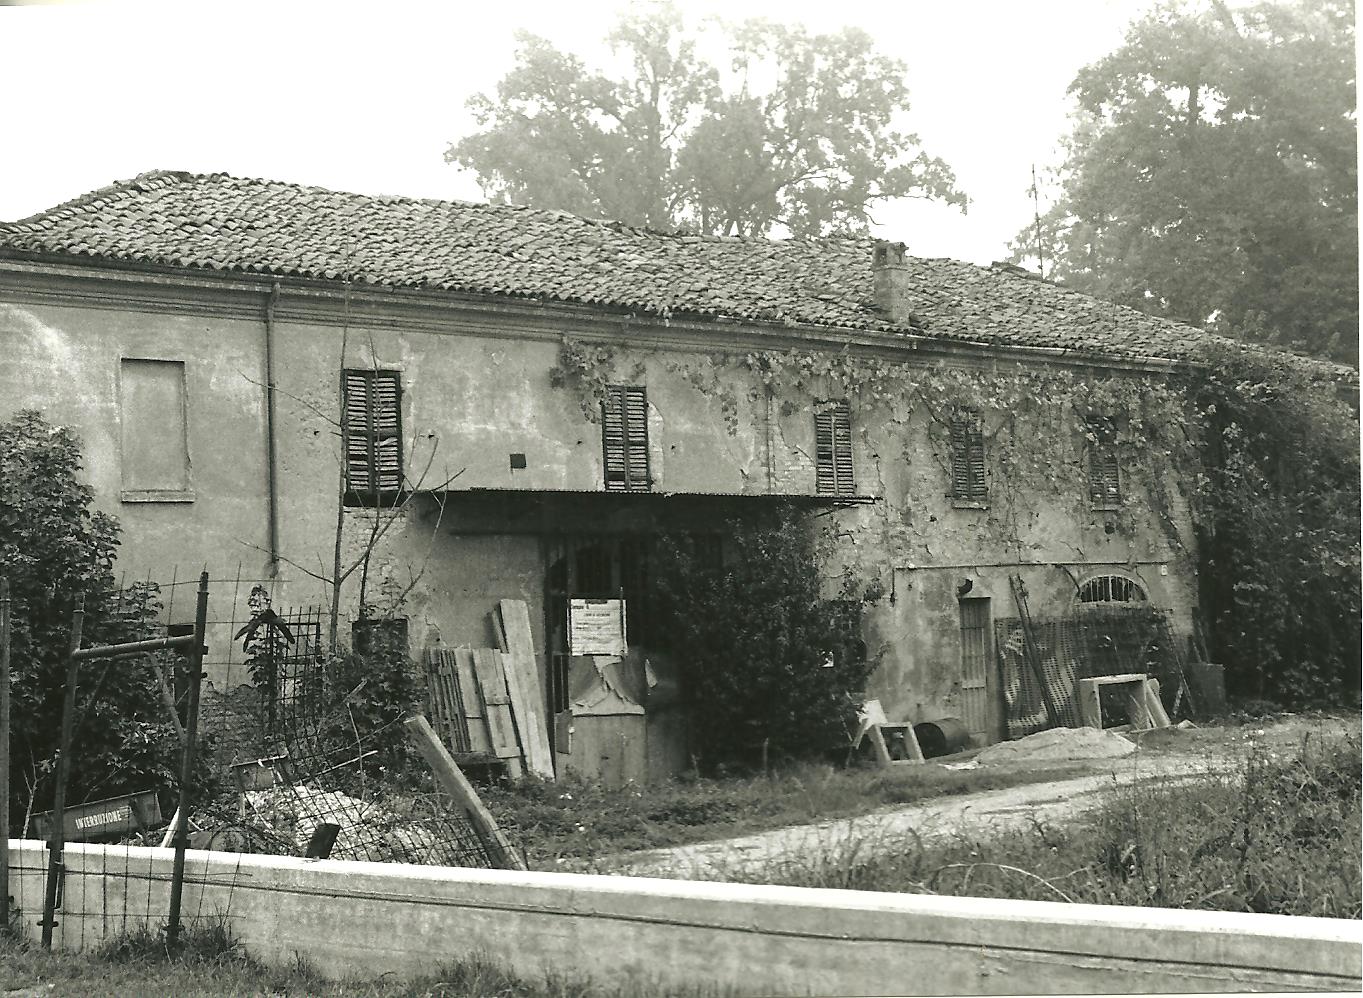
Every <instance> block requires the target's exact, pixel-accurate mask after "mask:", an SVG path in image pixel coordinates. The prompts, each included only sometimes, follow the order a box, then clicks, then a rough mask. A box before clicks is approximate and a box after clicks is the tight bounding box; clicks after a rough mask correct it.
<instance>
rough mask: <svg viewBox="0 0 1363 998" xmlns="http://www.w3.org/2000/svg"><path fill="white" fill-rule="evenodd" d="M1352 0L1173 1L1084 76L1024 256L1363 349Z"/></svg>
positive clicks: (1347, 351) (1324, 350)
mask: <svg viewBox="0 0 1363 998" xmlns="http://www.w3.org/2000/svg"><path fill="white" fill-rule="evenodd" d="M1353 39H1354V30H1353V3H1352V0H1301V2H1300V3H1294V4H1287V3H1283V2H1280V0H1274V2H1267V0H1261V2H1259V3H1255V4H1253V5H1249V6H1245V7H1239V8H1235V9H1231V8H1229V7H1228V6H1226V4H1225V3H1223V2H1220V0H1177V2H1171V3H1166V4H1165V5H1163V6H1161V7H1159V8H1157V9H1156V10H1155V11H1154V12H1153V13H1151V14H1150V15H1148V16H1147V17H1145V18H1144V19H1142V20H1140V21H1138V22H1136V23H1135V24H1134V25H1133V26H1132V27H1131V29H1130V31H1129V33H1128V35H1127V38H1126V42H1125V44H1124V45H1123V46H1122V47H1121V48H1119V49H1118V50H1117V51H1115V52H1113V53H1112V54H1111V55H1108V56H1106V57H1105V58H1103V59H1100V60H1098V61H1097V62H1096V63H1094V64H1093V65H1091V66H1088V67H1086V68H1085V69H1084V70H1083V71H1081V72H1080V74H1079V76H1078V77H1077V78H1076V79H1075V81H1074V83H1073V84H1071V86H1070V93H1071V95H1073V96H1074V98H1075V99H1076V101H1077V105H1078V107H1077V110H1076V113H1075V119H1074V125H1073V130H1072V133H1071V134H1070V136H1069V137H1068V139H1067V140H1066V142H1065V146H1064V152H1065V159H1064V163H1063V165H1062V166H1061V167H1060V169H1059V170H1058V173H1057V174H1056V175H1055V177H1054V182H1055V184H1056V185H1057V187H1058V192H1057V196H1056V199H1055V203H1054V204H1053V206H1052V207H1051V208H1050V210H1049V211H1048V212H1047V213H1046V215H1045V217H1044V218H1043V219H1042V226H1041V228H1042V234H1041V245H1040V246H1038V245H1037V236H1036V231H1035V227H1034V226H1031V225H1029V226H1028V227H1027V228H1026V229H1024V230H1023V231H1022V232H1020V233H1019V234H1018V235H1017V237H1016V238H1015V239H1014V241H1013V243H1012V245H1011V249H1012V259H1013V261H1014V262H1019V263H1020V262H1030V261H1037V262H1041V261H1039V260H1038V255H1039V254H1040V256H1041V257H1043V258H1044V264H1045V270H1046V276H1048V277H1052V278H1054V279H1056V280H1058V281H1060V282H1061V283H1064V284H1068V285H1070V286H1073V287H1075V288H1078V289H1080V290H1083V291H1087V292H1091V293H1093V294H1096V295H1099V296H1101V297H1105V298H1109V299H1112V300H1114V301H1118V302H1121V303H1122V304H1126V305H1130V306H1132V307H1135V308H1139V309H1141V310H1143V311H1146V312H1150V313H1152V314H1156V315H1163V316H1168V317H1171V318H1175V319H1179V320H1182V321H1186V322H1190V323H1193V324H1195V325H1203V326H1207V327H1210V328H1213V329H1215V330H1217V331H1219V332H1224V333H1227V334H1229V335H1233V336H1237V337H1240V338H1243V339H1250V340H1259V341H1268V342H1276V343H1279V344H1282V345H1285V346H1290V347H1293V348H1297V349H1302V350H1306V351H1309V352H1311V353H1313V354H1316V355H1319V356H1323V357H1330V358H1335V359H1339V360H1344V361H1349V362H1356V358H1357V351H1358V241H1357V220H1358V203H1357V176H1358V171H1357V151H1356V143H1357V125H1356V120H1355V80H1354V48H1353Z"/></svg>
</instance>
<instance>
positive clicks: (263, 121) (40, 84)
mask: <svg viewBox="0 0 1363 998" xmlns="http://www.w3.org/2000/svg"><path fill="white" fill-rule="evenodd" d="M6 2H7V0H0V65H3V66H4V77H5V89H6V91H7V97H6V100H5V101H4V104H3V112H0V220H7V221H10V220H15V219H19V218H22V217H25V216H27V215H30V214H33V213H35V212H38V211H41V210H42V209H44V208H48V207H51V206H52V205H55V204H58V203H60V202H62V201H65V200H68V199H70V198H73V197H76V196H78V195H80V194H83V193H85V192H86V191H89V190H93V189H95V188H97V187H101V186H104V185H106V184H109V183H111V182H113V181H115V180H124V179H128V178H131V177H133V176H135V175H137V174H138V173H142V172H144V171H147V170H153V169H169V170H188V171H191V172H195V173H216V172H226V173H231V174H236V175H238V176H245V177H259V178H264V179H269V180H283V181H291V182H296V183H302V184H310V185H316V186H320V187H329V188H333V189H336V190H344V191H355V192H360V193H365V194H389V195H408V196H413V197H427V198H445V199H457V200H468V201H479V200H483V198H482V194H481V192H480V190H479V188H478V185H477V183H476V180H475V178H474V177H473V175H472V174H470V173H467V172H465V171H462V170H460V169H459V168H457V167H455V166H451V165H448V164H446V163H445V161H444V158H443V153H444V151H445V149H446V147H447V146H448V145H449V143H450V142H451V141H454V140H457V139H458V138H460V137H462V136H463V135H465V134H468V133H469V132H471V131H473V130H474V122H473V120H472V118H471V116H470V115H469V113H468V112H467V111H466V110H465V106H464V104H465V101H466V100H467V98H468V97H470V96H471V95H473V94H475V93H478V92H480V91H491V90H493V88H495V86H496V83H497V81H498V80H499V79H500V78H501V77H502V76H503V75H504V74H505V73H506V72H507V71H508V70H509V69H510V68H511V67H512V65H513V60H514V55H515V39H514V33H515V32H516V31H517V30H520V29H524V30H530V31H533V32H536V33H538V34H541V35H543V36H545V37H547V38H550V39H552V40H553V41H554V42H555V43H556V44H557V45H558V46H559V47H560V48H563V49H566V50H568V51H572V52H574V53H576V54H578V55H579V56H580V57H582V58H583V60H584V61H585V62H586V63H587V64H588V65H589V66H595V65H602V64H604V63H605V61H606V60H607V59H609V57H610V56H609V52H608V50H607V48H606V46H605V44H604V42H603V39H604V37H605V35H606V33H607V32H608V31H609V29H610V27H611V25H612V24H613V23H614V21H615V19H616V16H617V14H618V13H619V12H620V11H622V10H625V9H628V2H627V0H609V2H607V0H601V2H578V3H572V2H565V0H558V2H538V0H536V2H527V0H506V2H501V3H490V2H486V0H483V2H479V3H476V4H463V3H457V2H456V3H439V4H437V3H429V4H427V3H415V2H403V0H389V2H387V3H383V4H377V5H376V4H359V3H346V2H326V3H320V2H313V0H294V2H289V0H275V2H257V0H238V2H234V3H231V4H212V5H209V4H194V3H183V2H176V3H163V2H139V0H86V2H67V3H60V2H59V3H37V4H32V5H24V4H20V5H17V6H12V5H6ZM1152 2H1153V0H1034V2H1033V3H1030V4H1023V3H1018V2H1014V0H952V2H942V0H931V2H928V0H897V2H892V0H879V2H875V0H872V2H864V0H850V2H844V3H840V4H835V3H828V2H827V0H824V2H821V3H812V2H807V0H785V2H776V0H685V2H683V3H681V4H680V6H681V7H682V9H683V10H684V11H685V13H686V15H687V17H688V18H696V19H698V18H701V17H705V16H711V15H720V16H722V17H724V18H727V19H735V20H737V19H745V18H748V17H765V18H768V19H771V20H777V21H784V22H787V23H796V22H798V23H803V24H804V25H805V26H806V27H807V28H809V29H810V30H812V31H836V30H838V29H840V28H841V27H843V26H847V25H852V26H857V27H860V28H862V29H864V30H866V31H868V32H869V33H870V34H871V36H872V37H873V38H874V39H875V42H876V46H877V48H878V50H879V51H881V52H883V53H884V54H887V55H890V56H893V57H896V58H898V59H901V60H902V61H903V62H904V63H905V64H906V66H907V68H908V73H907V81H908V86H909V93H910V100H911V102H912V108H911V111H910V114H909V116H908V119H907V121H906V124H907V125H908V126H909V127H910V128H911V129H912V130H913V131H915V132H916V133H917V134H918V135H919V137H920V138H921V140H922V145H923V148H924V149H925V150H926V151H927V152H928V153H929V154H931V155H934V156H938V157H941V158H942V159H944V160H946V162H947V163H948V164H950V165H951V167H952V168H953V169H954V170H955V172H956V177H957V181H958V186H959V187H960V188H961V189H963V190H964V191H965V192H966V194H967V195H968V196H969V197H970V199H971V202H970V207H969V211H968V213H966V214H962V213H961V212H960V211H959V210H957V209H955V208H952V207H949V206H945V205H942V204H939V203H933V202H924V201H920V200H907V199H906V200H901V201H898V202H895V203H892V204H888V205H884V206H882V207H880V208H879V209H878V210H877V211H876V212H875V213H874V214H875V222H876V225H875V229H874V231H875V234H876V235H878V236H881V237H883V238H887V239H895V240H900V241H903V242H905V243H907V244H908V247H909V251H910V252H911V253H912V254H914V255H916V256H928V257H939V256H942V257H953V258H956V259H961V260H969V261H972V262H975V263H990V262H992V261H994V260H1001V259H1004V258H1005V257H1006V255H1007V243H1008V241H1009V239H1011V238H1012V237H1013V236H1014V235H1015V234H1016V233H1017V232H1018V231H1019V230H1020V229H1021V228H1022V227H1024V226H1025V225H1026V224H1027V223H1028V221H1029V219H1030V218H1031V216H1032V203H1031V201H1030V199H1029V198H1028V196H1027V188H1028V186H1029V185H1030V183H1031V168H1032V165H1033V164H1036V166H1037V168H1038V169H1040V168H1041V167H1043V166H1045V165H1048V164H1054V163H1056V162H1058V156H1059V154H1058V150H1057V142H1058V140H1059V139H1060V137H1061V136H1062V135H1063V134H1064V133H1065V131H1066V116H1067V114H1068V112H1069V109H1070V104H1069V101H1068V99H1067V97H1066V88H1067V87H1068V85H1069V83H1070V81H1071V80H1072V79H1073V78H1074V76H1075V73H1076V72H1077V71H1078V70H1079V69H1080V68H1081V67H1083V66H1084V65H1086V64H1088V63H1090V62H1092V61H1093V60H1095V59H1097V58H1099V57H1101V56H1102V55H1104V54H1106V53H1107V52H1110V51H1112V50H1113V49H1115V48H1116V47H1117V46H1119V45H1120V44H1121V41H1122V37H1123V34H1124V32H1125V28H1126V26H1127V24H1128V23H1129V22H1130V21H1131V20H1132V19H1133V18H1135V17H1137V16H1139V15H1140V14H1141V13H1142V12H1143V11H1144V10H1146V9H1148V8H1149V7H1150V6H1152Z"/></svg>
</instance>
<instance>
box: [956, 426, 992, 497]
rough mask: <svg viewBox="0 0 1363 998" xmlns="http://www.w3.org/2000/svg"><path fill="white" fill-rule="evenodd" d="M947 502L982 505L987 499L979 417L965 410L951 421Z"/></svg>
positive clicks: (982, 435) (982, 440)
mask: <svg viewBox="0 0 1363 998" xmlns="http://www.w3.org/2000/svg"><path fill="white" fill-rule="evenodd" d="M950 496H951V498H952V499H953V500H954V501H955V502H958V503H968V504H972V505H973V504H976V503H979V504H983V503H985V502H986V501H988V499H989V487H988V485H987V484H986V481H985V467H984V431H983V430H982V429H981V427H980V418H979V414H978V413H976V412H974V411H972V410H967V411H965V412H962V413H961V414H960V415H959V416H957V417H956V418H955V419H953V420H952V421H951V493H950Z"/></svg>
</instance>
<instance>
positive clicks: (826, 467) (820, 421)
mask: <svg viewBox="0 0 1363 998" xmlns="http://www.w3.org/2000/svg"><path fill="white" fill-rule="evenodd" d="M814 467H815V491H816V492H818V493H819V495H840V496H841V495H848V496H850V495H854V494H855V493H856V481H855V478H854V476H853V473H852V420H851V415H850V412H849V410H848V407H847V403H846V402H845V401H842V402H833V403H827V404H825V405H824V406H823V408H822V409H821V411H819V412H816V413H815V414H814Z"/></svg>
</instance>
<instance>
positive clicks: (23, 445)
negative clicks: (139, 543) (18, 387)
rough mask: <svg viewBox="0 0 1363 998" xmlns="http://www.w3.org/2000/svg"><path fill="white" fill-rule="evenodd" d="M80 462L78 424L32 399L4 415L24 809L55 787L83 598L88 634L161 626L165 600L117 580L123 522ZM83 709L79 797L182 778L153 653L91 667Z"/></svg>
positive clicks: (112, 635)
mask: <svg viewBox="0 0 1363 998" xmlns="http://www.w3.org/2000/svg"><path fill="white" fill-rule="evenodd" d="M80 467H81V465H80V443H79V441H78V440H77V439H76V437H75V435H74V434H73V433H71V431H70V430H68V429H66V428H64V427H59V426H53V425H51V424H49V423H47V422H46V421H45V420H44V419H43V418H42V416H41V415H39V414H38V413H37V412H33V411H23V412H20V413H18V414H16V415H15V416H14V417H13V418H12V419H11V420H9V421H8V422H6V423H0V575H3V576H4V577H6V578H8V580H9V583H10V589H11V592H12V594H13V598H14V607H13V613H12V619H13V635H12V668H13V678H12V683H13V687H12V695H13V701H12V707H13V717H12V723H13V731H12V741H11V760H12V766H13V770H12V772H11V783H10V786H11V787H12V788H13V791H14V793H15V794H16V795H18V794H20V793H21V792H25V790H26V791H27V792H26V796H27V798H28V799H27V800H20V799H18V798H17V796H16V800H15V801H14V802H13V803H14V805H15V806H14V807H13V808H12V810H11V814H13V815H16V816H18V815H22V814H24V806H25V805H26V804H34V805H36V806H37V807H39V808H42V807H45V806H47V805H46V801H47V799H48V798H50V796H51V792H52V781H51V780H50V779H48V778H47V777H48V776H49V775H50V774H51V772H52V771H53V767H54V755H55V752H56V748H57V741H58V735H59V733H60V729H61V723H60V718H61V710H62V700H63V695H64V688H65V677H66V664H65V663H66V652H67V649H68V648H69V646H70V640H71V610H72V607H73V605H74V602H75V598H76V597H77V596H78V595H83V596H84V597H85V625H84V640H83V642H82V643H83V644H85V645H87V646H88V645H95V644H109V643H114V642H119V641H131V640H136V639H139V638H144V637H150V636H151V629H152V628H153V627H154V623H155V620H154V618H155V611H156V610H157V609H158V606H157V604H156V602H155V598H154V593H153V592H151V591H148V590H147V589H146V588H145V587H142V588H140V589H139V587H134V589H133V590H132V591H131V593H130V592H128V591H123V592H119V591H117V590H116V588H115V584H114V569H113V566H114V556H115V554H116V553H117V550H118V542H119V539H118V535H119V527H118V522H117V521H116V520H115V519H114V518H113V517H111V516H108V515H106V514H104V513H101V512H98V511H94V510H91V508H90V503H91V500H92V497H93V494H92V493H91V491H90V489H89V488H88V487H87V486H85V485H83V484H82V483H81V482H80V481H79V480H78V479H77V475H78V473H79V471H80ZM76 718H77V723H76V729H75V734H74V740H73V750H72V753H73V759H74V760H75V764H74V765H73V766H72V768H71V787H70V790H69V791H68V800H73V801H80V800H82V799H83V798H87V797H93V796H98V797H107V796H111V795H113V794H117V793H122V792H128V791H133V790H147V789H152V788H155V787H158V786H167V785H169V784H171V783H173V782H175V781H176V779H177V776H176V772H177V769H178V758H179V750H180V743H179V739H178V737H177V735H176V733H175V731H174V727H173V725H172V723H171V722H170V721H169V719H168V715H167V712H166V709H165V707H164V706H163V704H162V701H161V693H160V688H159V686H158V683H157V679H156V671H155V670H154V669H153V667H152V665H151V664H150V663H149V662H148V661H147V660H146V659H144V658H139V659H117V660H113V661H109V662H102V663H98V664H92V665H89V666H87V667H86V668H85V669H84V670H82V680H81V684H80V696H79V698H78V699H77V702H76ZM0 831H3V830H0Z"/></svg>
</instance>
